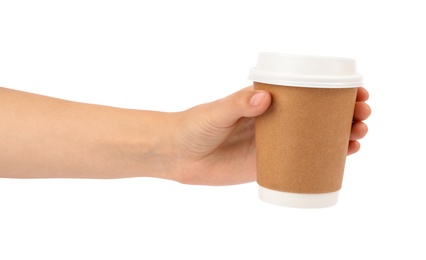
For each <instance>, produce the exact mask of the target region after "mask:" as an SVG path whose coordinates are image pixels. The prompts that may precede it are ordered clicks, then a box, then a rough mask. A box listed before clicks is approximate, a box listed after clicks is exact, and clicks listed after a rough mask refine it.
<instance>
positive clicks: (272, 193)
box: [259, 186, 339, 208]
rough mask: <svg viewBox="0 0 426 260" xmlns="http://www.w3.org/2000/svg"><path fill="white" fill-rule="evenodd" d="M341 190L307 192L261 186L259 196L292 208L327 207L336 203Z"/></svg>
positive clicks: (264, 199) (275, 203)
mask: <svg viewBox="0 0 426 260" xmlns="http://www.w3.org/2000/svg"><path fill="white" fill-rule="evenodd" d="M338 197H339V191H335V192H329V193H320V194H305V193H290V192H283V191H276V190H271V189H268V188H265V187H262V186H259V198H260V199H261V200H262V201H264V202H267V203H270V204H274V205H278V206H284V207H290V208H326V207H331V206H334V205H336V203H337V199H338Z"/></svg>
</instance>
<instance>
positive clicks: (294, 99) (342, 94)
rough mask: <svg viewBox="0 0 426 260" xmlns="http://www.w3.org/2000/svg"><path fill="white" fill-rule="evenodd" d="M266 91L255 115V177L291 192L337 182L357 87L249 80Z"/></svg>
mask: <svg viewBox="0 0 426 260" xmlns="http://www.w3.org/2000/svg"><path fill="white" fill-rule="evenodd" d="M254 88H255V89H261V90H266V91H268V92H270V93H271V96H272V103H271V106H270V107H269V109H268V110H267V111H266V112H265V113H264V114H263V115H261V116H259V117H257V118H256V121H255V129H256V130H255V131H256V150H257V155H256V156H257V182H258V183H259V185H260V186H262V187H265V188H269V189H272V190H277V191H285V192H292V193H309V194H311V193H328V192H334V191H338V190H340V188H341V185H342V180H343V172H344V168H345V161H346V154H347V149H348V143H349V135H350V131H351V126H352V116H353V112H354V106H355V99H356V93H357V89H356V88H342V89H339V88H303V87H290V86H277V85H271V84H263V83H259V82H254Z"/></svg>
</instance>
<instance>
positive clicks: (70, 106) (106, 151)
mask: <svg viewBox="0 0 426 260" xmlns="http://www.w3.org/2000/svg"><path fill="white" fill-rule="evenodd" d="M368 97H369V94H368V92H367V90H366V89H365V88H363V87H360V88H359V90H358V95H357V103H356V106H355V112H354V120H353V125H352V131H351V137H350V139H351V141H350V142H349V144H348V155H350V154H354V153H356V152H358V151H359V149H360V144H359V142H358V140H359V139H362V138H363V137H364V136H365V135H366V134H367V131H368V128H367V125H366V124H365V123H364V122H363V121H364V120H366V119H367V118H368V117H369V116H370V114H371V109H370V107H369V106H368V104H367V103H366V101H367V100H368ZM270 102H271V96H270V94H269V93H268V92H265V91H260V90H253V89H252V87H248V88H244V89H242V90H240V91H238V92H235V93H233V94H231V95H229V96H227V97H225V98H222V99H219V100H216V101H213V102H210V103H206V104H201V105H198V106H195V107H192V108H190V109H188V110H185V111H181V112H174V113H166V112H157V111H146V110H133V109H123V108H116V107H108V106H101V105H93V104H85V103H79V102H72V101H67V100H62V99H57V98H52V97H47V96H41V95H37V94H32V93H27V92H21V91H16V90H12V89H7V88H0V122H2V123H1V124H0V136H1V137H2V141H1V142H0V177H3V178H128V177H155V178H163V179H169V180H173V181H177V182H180V183H185V184H202V185H231V184H240V183H246V182H251V181H254V180H255V178H256V160H255V146H254V117H256V116H258V115H260V114H262V113H263V112H265V111H266V110H267V109H268V107H269V104H270Z"/></svg>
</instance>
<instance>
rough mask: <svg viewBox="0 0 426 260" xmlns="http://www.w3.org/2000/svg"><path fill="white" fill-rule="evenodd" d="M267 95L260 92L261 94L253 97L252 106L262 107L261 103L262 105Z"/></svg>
mask: <svg viewBox="0 0 426 260" xmlns="http://www.w3.org/2000/svg"><path fill="white" fill-rule="evenodd" d="M265 96H266V93H265V92H260V93H256V94H254V95H253V96H252V97H251V100H250V105H252V106H254V107H257V106H258V105H260V103H262V100H263V99H264V98H265Z"/></svg>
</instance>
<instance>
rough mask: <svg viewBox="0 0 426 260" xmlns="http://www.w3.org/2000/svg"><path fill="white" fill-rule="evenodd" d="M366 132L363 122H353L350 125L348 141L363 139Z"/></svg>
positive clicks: (366, 128)
mask: <svg viewBox="0 0 426 260" xmlns="http://www.w3.org/2000/svg"><path fill="white" fill-rule="evenodd" d="M367 132H368V127H367V125H366V124H364V123H363V122H354V123H353V124H352V130H351V135H350V138H349V139H350V140H359V139H362V138H364V136H365V135H366V134H367Z"/></svg>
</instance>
